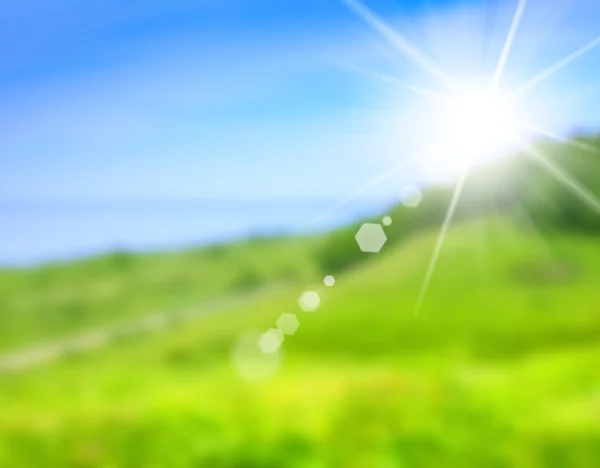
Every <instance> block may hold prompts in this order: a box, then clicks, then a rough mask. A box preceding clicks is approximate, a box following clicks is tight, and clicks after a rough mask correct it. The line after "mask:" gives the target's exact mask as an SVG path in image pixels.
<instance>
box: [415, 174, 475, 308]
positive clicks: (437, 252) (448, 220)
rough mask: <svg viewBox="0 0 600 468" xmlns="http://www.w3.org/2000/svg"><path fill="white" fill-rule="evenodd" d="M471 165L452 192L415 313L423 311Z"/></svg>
mask: <svg viewBox="0 0 600 468" xmlns="http://www.w3.org/2000/svg"><path fill="white" fill-rule="evenodd" d="M469 170H470V166H469V165H467V167H465V169H464V170H463V173H462V174H461V176H460V179H459V181H458V183H457V184H456V188H455V189H454V193H453V194H452V200H450V205H449V206H448V211H447V212H446V217H445V219H444V223H443V224H442V230H441V231H440V234H439V236H438V239H437V242H436V244H435V249H434V250H433V256H432V257H431V261H430V262H429V266H428V267H427V273H426V274H425V280H424V281H423V286H422V287H421V292H420V293H419V299H418V301H417V306H416V308H415V311H414V315H415V316H418V315H419V312H420V311H421V307H422V306H423V300H424V299H425V293H427V289H428V288H429V283H431V278H432V277H433V273H434V272H435V268H436V266H437V263H438V260H439V258H440V254H441V252H442V247H443V246H444V241H445V240H446V234H447V233H448V229H449V228H450V224H452V219H453V218H454V214H455V213H456V208H457V207H458V202H459V200H460V196H461V194H462V191H463V188H464V186H465V182H466V181H467V177H468V176H469Z"/></svg>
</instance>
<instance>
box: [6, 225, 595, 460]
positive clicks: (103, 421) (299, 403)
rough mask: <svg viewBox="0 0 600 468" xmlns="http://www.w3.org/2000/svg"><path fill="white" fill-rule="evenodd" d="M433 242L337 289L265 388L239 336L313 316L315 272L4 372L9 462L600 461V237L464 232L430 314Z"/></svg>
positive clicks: (386, 257)
mask: <svg viewBox="0 0 600 468" xmlns="http://www.w3.org/2000/svg"><path fill="white" fill-rule="evenodd" d="M482 228H483V229H484V232H485V233H487V234H486V235H485V237H483V239H484V241H485V244H484V248H483V249H482V252H479V251H478V250H477V249H476V248H475V246H476V244H477V239H479V238H480V237H479V236H480V235H481V234H482ZM434 241H435V233H433V232H431V233H430V234H428V235H420V236H415V237H414V238H412V239H410V240H407V241H406V242H403V243H400V244H397V245H395V246H394V245H391V246H390V247H389V248H384V251H382V253H381V254H379V255H369V256H367V260H365V261H364V262H363V263H361V264H360V267H357V268H355V269H351V270H348V271H347V272H346V273H345V274H344V275H341V276H339V277H338V278H337V283H336V285H335V287H333V288H331V289H326V288H325V287H321V289H322V299H323V302H322V305H321V308H320V309H319V311H318V312H316V313H313V314H309V313H302V312H298V317H299V319H300V321H301V326H300V329H299V330H298V332H297V334H296V335H295V336H293V337H290V338H288V339H287V340H286V342H285V343H284V353H285V359H284V361H283V363H282V367H281V368H280V371H279V373H278V374H277V375H276V376H275V377H274V378H273V379H272V380H269V381H267V382H262V383H245V382H244V381H242V380H240V379H239V378H238V377H237V376H236V374H235V372H234V370H233V368H232V366H231V365H230V356H229V353H230V349H231V346H232V344H233V343H234V341H235V340H236V338H237V337H238V336H239V334H240V333H244V332H246V331H249V330H252V329H258V330H263V329H266V328H268V327H271V326H273V324H274V322H275V320H276V319H277V317H278V316H279V314H280V313H282V312H296V311H297V310H298V308H297V302H296V299H297V296H298V294H299V293H300V292H301V291H302V287H301V286H300V285H299V284H297V285H290V286H288V287H287V289H284V290H282V291H275V292H272V293H268V294H267V295H266V296H261V297H259V298H257V299H255V300H253V301H251V302H249V303H247V304H245V305H244V306H243V307H238V306H236V307H234V308H232V309H231V310H227V311H223V312H222V313H220V314H217V315H214V316H211V317H207V318H204V319H202V320H200V321H198V322H197V323H195V324H194V325H193V326H186V327H183V328H181V329H178V330H176V331H171V332H169V333H166V334H163V335H154V336H149V337H146V338H143V339H140V340H138V341H132V342H125V343H120V344H117V345H115V346H114V347H111V348H108V349H105V350H102V351H100V352H99V353H98V354H94V355H90V356H84V357H79V358H72V359H71V360H69V361H66V362H62V363H57V364H55V365H51V366H46V367H43V368H40V369H38V370H36V371H32V372H29V373H26V374H22V375H15V376H7V377H4V380H3V382H2V384H1V385H0V401H2V402H3V406H2V408H1V413H2V418H1V421H0V466H48V467H52V466H67V467H70V466H73V467H84V466H90V467H91V466H101V467H113V466H114V467H116V466H124V467H129V466H148V467H153V466H156V467H180V466H181V467H188V466H207V467H221V466H222V467H289V466H292V467H294V466H298V467H317V466H318V467H320V466H323V467H325V466H327V467H330V466H333V467H337V466H339V467H370V466H383V467H385V466H394V467H395V466H399V467H400V466H411V467H413V466H416V467H421V466H424V467H426V466H427V467H428V466H431V467H438V466H460V467H462V466H494V467H496V466H498V467H501V466H506V467H531V466H539V467H547V466H557V467H562V466H590V467H592V466H597V464H598V463H599V462H600V450H599V449H598V447H599V446H600V425H599V424H598V411H599V410H600V407H599V405H600V396H599V395H600V393H598V391H599V390H600V376H599V375H598V373H597V369H598V365H599V364H600V345H599V344H598V336H599V335H600V318H599V317H600V316H599V315H598V312H600V296H599V295H598V294H597V285H598V284H599V283H600V269H599V268H598V265H600V249H598V245H599V240H598V239H597V238H596V237H591V236H587V235H582V234H578V235H576V234H555V235H551V236H546V237H545V238H544V239H543V240H542V238H540V237H538V236H536V235H533V234H532V233H531V232H527V231H524V230H523V228H522V227H515V226H514V224H513V223H512V222H510V221H507V220H505V219H500V218H496V219H488V220H486V221H485V222H482V221H472V222H470V223H467V224H463V225H461V226H458V227H456V228H454V229H452V230H451V232H450V235H449V237H448V240H447V244H446V249H445V251H444V255H443V256H442V258H441V260H440V264H439V268H438V270H437V272H436V275H435V276H434V279H433V281H432V284H431V289H430V291H429V293H428V295H427V297H426V301H425V303H424V307H423V309H422V310H421V312H420V316H419V317H418V318H414V317H413V310H414V305H415V302H416V298H417V293H418V287H419V286H420V282H421V280H422V278H423V274H424V272H425V269H426V266H427V262H428V260H429V256H430V253H431V249H432V246H433V243H434ZM480 253H482V254H483V255H484V256H483V257H481V258H480V257H479V255H480ZM480 268H481V270H480ZM318 279H319V278H315V286H316V280H318ZM307 286H310V283H309V284H307Z"/></svg>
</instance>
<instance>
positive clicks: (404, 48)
mask: <svg viewBox="0 0 600 468" xmlns="http://www.w3.org/2000/svg"><path fill="white" fill-rule="evenodd" d="M342 2H343V3H344V4H345V5H346V6H347V7H348V9H349V10H350V11H352V12H353V13H354V14H355V15H356V16H358V17H359V18H360V19H362V20H363V21H364V22H365V23H366V24H367V25H369V26H370V27H371V28H373V30H374V31H375V32H377V33H378V34H379V35H381V36H382V37H384V38H385V39H387V41H388V42H389V43H390V44H391V45H393V46H394V47H395V48H396V49H397V50H398V51H400V52H401V53H402V54H404V55H405V56H406V57H407V58H409V59H411V60H412V61H414V62H415V63H417V64H419V65H420V66H421V67H422V68H423V69H424V70H426V71H427V72H428V73H429V74H430V75H432V76H433V77H434V78H435V79H437V80H438V81H439V82H440V83H441V84H442V85H444V86H445V87H447V88H449V89H452V88H453V86H452V80H451V79H450V77H449V76H448V74H447V73H446V72H444V71H443V70H441V69H440V68H439V67H438V66H437V65H436V64H435V63H434V62H433V61H431V59H429V58H428V57H427V56H426V55H424V54H423V53H422V52H421V51H420V50H419V49H417V48H416V47H415V46H414V45H413V44H412V43H411V42H410V41H409V40H408V39H406V38H405V37H404V36H403V35H402V34H400V33H399V32H397V31H395V30H393V29H392V28H391V27H390V26H388V25H387V24H386V23H385V22H384V21H383V20H382V19H381V18H379V17H378V16H377V15H376V14H375V13H374V12H373V11H372V10H371V9H370V8H369V7H367V6H366V5H365V4H364V3H362V2H361V1H360V0H342Z"/></svg>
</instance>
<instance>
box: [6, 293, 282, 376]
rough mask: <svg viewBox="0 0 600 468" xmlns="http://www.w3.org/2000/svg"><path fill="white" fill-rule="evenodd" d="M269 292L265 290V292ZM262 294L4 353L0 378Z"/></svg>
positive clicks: (200, 305) (114, 325)
mask: <svg viewBox="0 0 600 468" xmlns="http://www.w3.org/2000/svg"><path fill="white" fill-rule="evenodd" d="M273 289H274V288H268V290H269V291H272V290H273ZM266 292H267V291H266V290H261V291H256V292H252V293H247V294H240V295H236V296H230V297H227V298H224V299H219V300H215V301H210V302H205V303H202V304H199V305H197V306H193V307H189V308H186V309H183V310H179V311H171V312H164V313H157V314H151V315H146V316H144V317H141V318H138V319H137V320H132V321H129V322H123V323H119V324H113V325H109V326H105V327H101V328H97V329H94V330H89V331H87V332H83V333H78V334H74V335H71V336H68V337H63V338H60V339H57V340H54V341H50V342H46V343H41V344H37V345H32V346H28V347H26V348H22V349H19V350H15V351H12V352H9V353H5V354H2V355H0V374H5V373H14V372H22V371H25V370H27V369H29V368H31V367H34V366H36V365H40V364H44V363H49V362H52V361H57V360H59V359H60V358H63V357H66V356H69V355H73V354H78V355H79V354H84V353H88V352H91V351H94V350H98V349H101V348H104V347H106V346H108V345H110V344H111V343H113V342H116V341H119V340H121V339H127V338H131V337H136V336H139V335H143V334H148V333H157V332H160V331H164V330H167V329H169V328H174V327H176V326H181V325H182V324H185V323H186V322H190V321H193V320H195V319H198V318H200V317H203V316H206V315H207V314H210V313H216V312H219V311H222V310H225V309H227V308H229V307H232V306H235V305H240V304H243V303H244V302H247V301H249V300H252V299H254V298H256V297H258V296H260V295H263V294H265V293H266Z"/></svg>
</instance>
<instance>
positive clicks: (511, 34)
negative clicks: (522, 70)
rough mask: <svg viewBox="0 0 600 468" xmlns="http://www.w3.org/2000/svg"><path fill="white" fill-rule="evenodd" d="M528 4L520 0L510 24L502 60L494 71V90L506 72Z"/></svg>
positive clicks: (501, 56) (524, 0) (525, 0)
mask: <svg viewBox="0 0 600 468" xmlns="http://www.w3.org/2000/svg"><path fill="white" fill-rule="evenodd" d="M526 5H527V0H519V4H518V5H517V9H516V11H515V15H514V17H513V20H512V24H511V25H510V30H509V31H508V36H507V37H506V42H505V43H504V48H503V49H502V54H501V55H500V60H498V65H497V67H496V71H495V72H494V79H493V81H492V89H493V90H496V89H498V86H499V85H500V81H501V80H502V75H503V73H504V68H505V66H506V61H507V60H508V55H509V54H510V51H511V49H512V46H513V43H514V40H515V36H516V34H517V30H518V29H519V24H520V23H521V18H522V17H523V12H524V11H525V6H526Z"/></svg>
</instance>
